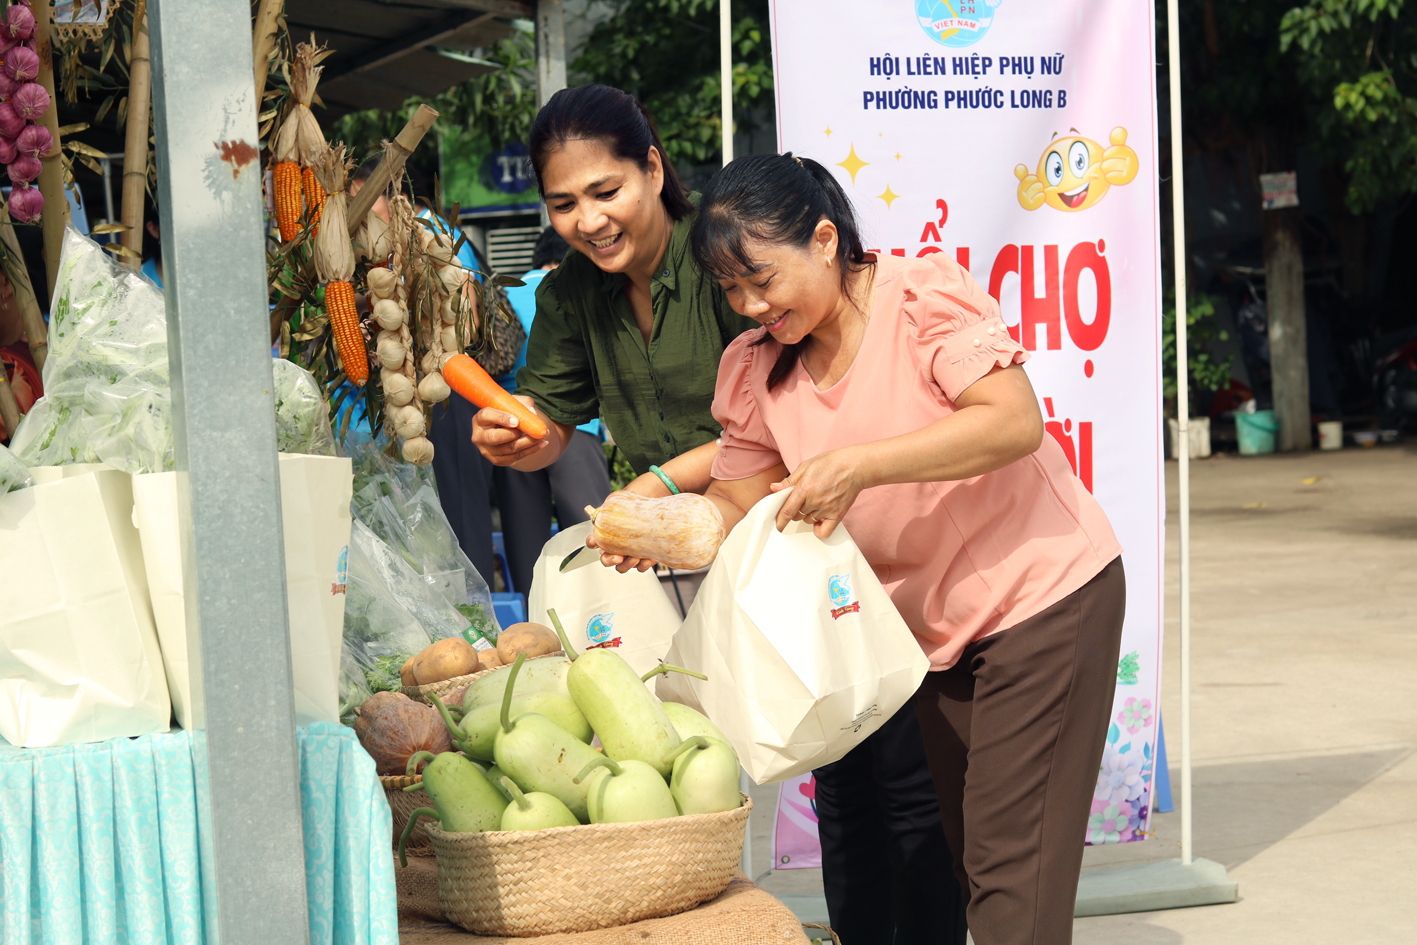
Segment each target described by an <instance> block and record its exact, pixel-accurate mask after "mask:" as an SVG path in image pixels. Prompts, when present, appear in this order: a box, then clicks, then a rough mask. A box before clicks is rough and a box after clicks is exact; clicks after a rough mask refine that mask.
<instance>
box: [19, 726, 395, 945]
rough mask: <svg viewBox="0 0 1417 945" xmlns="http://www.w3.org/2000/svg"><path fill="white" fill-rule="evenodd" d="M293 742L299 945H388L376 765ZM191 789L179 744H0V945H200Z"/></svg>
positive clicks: (338, 738) (317, 731) (341, 744)
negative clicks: (304, 923)
mask: <svg viewBox="0 0 1417 945" xmlns="http://www.w3.org/2000/svg"><path fill="white" fill-rule="evenodd" d="M298 733H299V747H300V794H301V802H302V808H303V822H304V832H305V884H306V895H307V899H308V902H309V916H310V942H311V945H327V943H328V945H334V943H339V945H397V943H398V912H397V899H396V894H395V889H394V875H393V868H392V863H391V862H390V858H389V836H390V833H391V831H392V829H393V826H392V822H391V819H390V818H391V815H390V812H389V806H388V803H387V802H386V801H385V799H384V793H383V789H382V788H381V787H380V785H379V780H378V776H377V774H376V773H375V770H374V762H373V760H372V759H371V758H370V757H369V756H368V754H366V753H365V751H364V749H363V748H361V747H360V745H359V742H358V740H357V739H356V738H355V736H354V732H353V730H351V729H349V728H346V727H345V726H343V725H331V724H327V723H315V724H312V725H309V726H302V727H301V728H300V729H299V730H298ZM272 775H273V776H274V775H275V773H274V772H273V773H272ZM194 783H195V767H194V763H193V754H192V734H191V733H190V732H185V731H180V730H174V731H172V732H168V733H166V734H162V735H144V736H142V737H139V738H115V739H110V740H108V741H104V742H95V743H90V744H78V745H67V746H64V747H62V748H15V747H13V746H11V745H9V744H8V743H6V742H5V741H3V740H0V942H4V943H5V945H31V943H34V945H39V943H44V945H82V943H105V945H106V943H109V942H128V943H130V945H149V943H152V945H186V943H192V945H199V943H201V942H203V941H204V939H205V933H204V921H205V917H204V910H203V898H202V881H203V877H202V872H201V863H202V856H201V852H200V850H199V847H198V842H197V805H196V794H195V790H194ZM270 866H271V869H275V870H279V869H282V868H283V867H282V864H279V863H272V864H271V865H270Z"/></svg>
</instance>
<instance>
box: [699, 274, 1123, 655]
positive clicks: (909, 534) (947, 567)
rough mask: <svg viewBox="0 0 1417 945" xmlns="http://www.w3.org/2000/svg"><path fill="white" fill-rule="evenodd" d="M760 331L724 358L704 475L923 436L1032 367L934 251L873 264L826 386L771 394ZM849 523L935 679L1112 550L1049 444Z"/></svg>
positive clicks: (908, 489) (868, 503)
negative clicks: (856, 346) (855, 320)
mask: <svg viewBox="0 0 1417 945" xmlns="http://www.w3.org/2000/svg"><path fill="white" fill-rule="evenodd" d="M764 332H765V329H759V330H757V331H751V332H747V333H745V334H743V335H740V336H739V337H738V339H737V340H736V341H734V342H733V343H732V344H730V345H729V347H728V349H727V350H726V351H724V353H723V360H722V362H721V363H720V365H719V371H718V386H717V390H716V392H715V396H714V402H713V415H714V417H715V418H716V419H717V420H718V421H719V423H721V424H722V425H723V437H722V441H721V442H722V449H721V451H720V452H719V454H718V458H717V459H716V460H715V461H714V464H713V477H714V478H715V479H720V480H733V479H745V478H747V477H749V476H753V475H756V474H757V473H760V472H762V471H763V470H765V469H769V468H771V467H772V466H773V465H775V464H776V463H777V462H778V461H779V460H780V461H781V462H783V463H784V464H785V465H786V466H787V468H788V469H795V468H796V467H797V466H798V465H799V464H800V463H802V462H803V461H804V460H807V459H810V458H811V457H813V456H816V455H818V454H820V453H824V452H826V451H828V450H833V449H839V448H841V447H846V446H855V445H858V444H861V443H867V442H871V441H874V440H880V439H885V438H887V437H893V436H899V435H901V434H904V433H910V432H912V431H914V430H919V429H921V428H922V427H925V426H928V425H929V424H931V423H933V422H935V421H936V420H939V419H940V418H942V417H946V416H948V415H949V414H951V413H953V412H954V411H955V410H956V409H957V408H956V407H955V400H956V399H957V398H958V397H959V396H960V394H961V393H962V392H963V391H964V390H965V389H966V388H967V387H969V385H971V384H973V383H974V382H975V381H977V380H979V379H980V378H981V377H983V376H984V375H985V374H987V373H989V371H990V370H992V369H993V368H994V366H995V365H998V366H1000V367H1003V366H1007V365H1010V364H1020V363H1022V362H1023V361H1025V360H1027V359H1028V353H1027V352H1026V351H1024V350H1023V348H1021V347H1020V346H1019V345H1018V343H1017V342H1015V341H1014V340H1013V338H1011V337H1010V336H1009V332H1008V329H1007V328H1006V327H1005V325H1004V322H1003V319H1002V318H1001V317H1000V315H999V306H998V303H996V302H995V301H994V299H993V298H991V297H990V296H989V295H988V293H986V292H985V291H984V290H983V289H981V288H980V287H979V285H978V284H977V283H976V282H975V281H974V279H973V278H971V277H970V275H969V273H968V272H966V271H965V270H964V269H961V268H960V266H959V265H958V264H957V263H956V262H955V261H954V260H953V259H952V258H950V257H949V256H948V255H946V254H944V253H935V254H932V255H929V256H926V257H924V258H921V259H904V258H900V257H895V256H881V257H878V259H877V261H876V275H875V301H874V304H873V306H872V309H871V320H870V322H869V323H868V325H867V327H866V335H865V337H864V338H863V339H862V342H861V349H860V351H859V352H858V353H857V355H856V360H855V361H854V362H853V363H852V365H851V367H850V368H848V369H847V372H846V374H845V375H844V376H843V377H842V378H841V380H839V381H838V382H837V383H836V384H834V385H832V386H831V387H830V388H828V389H827V390H818V389H817V387H816V385H815V384H814V383H813V382H812V379H811V377H810V376H809V375H808V374H807V372H806V370H805V369H804V368H803V367H802V366H801V365H800V364H799V365H798V366H797V369H796V371H795V372H794V373H793V374H792V375H790V376H789V377H788V379H787V380H786V381H785V382H784V383H782V384H781V385H779V386H778V388H777V389H776V390H773V391H769V390H768V385H767V378H768V372H769V371H770V370H771V368H772V365H773V362H774V360H775V359H776V357H777V350H778V349H777V345H775V344H773V343H771V342H769V343H768V344H764V345H757V346H755V345H754V344H753V342H755V341H757V340H758V339H759V338H761V337H762V336H763V334H764ZM845 525H846V528H847V530H848V531H849V532H850V533H851V537H852V538H853V539H855V541H856V543H857V545H858V546H860V548H861V551H862V553H863V554H864V555H865V557H866V560H867V561H869V562H871V566H872V568H873V569H874V570H875V572H876V576H877V577H878V578H880V580H881V583H882V584H884V585H885V587H886V590H887V591H888V592H889V593H890V595H891V599H892V600H893V601H894V602H895V604H896V607H897V608H898V609H899V610H900V612H901V615H902V616H903V617H904V618H905V621H906V623H907V624H909V625H910V629H911V630H912V631H914V633H915V635H916V637H917V638H918V639H919V641H920V645H921V647H922V648H923V649H924V650H925V654H926V655H927V656H928V657H929V658H930V663H931V667H932V668H933V669H936V670H940V669H948V668H949V667H950V666H952V665H954V663H955V661H956V660H957V659H959V655H960V652H961V651H962V650H963V649H964V647H965V646H966V645H967V644H969V643H970V642H972V641H974V640H977V639H979V638H980V637H984V636H987V635H988V634H991V633H996V632H998V631H1000V630H1005V629H1007V628H1009V627H1012V626H1014V625H1015V624H1017V623H1019V622H1021V621H1023V620H1026V619H1028V618H1029V617H1031V616H1033V615H1034V614H1037V613H1039V612H1040V611H1042V610H1044V609H1045V608H1047V607H1049V606H1051V605H1052V604H1055V603H1057V602H1058V601H1060V600H1062V599H1063V598H1064V597H1067V596H1068V595H1069V594H1071V593H1072V592H1073V591H1076V590H1077V589H1079V588H1080V587H1082V586H1083V585H1084V584H1086V583H1087V582H1088V581H1090V580H1091V579H1092V578H1093V577H1095V576H1096V575H1097V574H1098V573H1099V572H1100V571H1101V570H1102V569H1103V567H1105V566H1106V565H1107V564H1108V563H1109V562H1111V561H1112V559H1114V558H1116V557H1117V556H1118V555H1119V554H1121V551H1122V549H1121V546H1120V545H1119V544H1118V543H1117V539H1116V536H1115V535H1113V533H1112V526H1111V525H1110V524H1109V523H1108V521H1107V516H1106V515H1105V514H1104V513H1103V511H1102V507H1101V506H1100V505H1098V503H1097V500H1096V499H1094V498H1093V497H1092V495H1091V494H1090V493H1089V492H1088V491H1087V489H1086V488H1085V487H1084V486H1083V484H1082V482H1081V481H1080V480H1078V478H1077V477H1076V476H1074V475H1073V473H1072V470H1071V469H1070V468H1069V466H1068V461H1067V459H1066V458H1065V457H1064V455H1063V451H1062V449H1061V448H1060V447H1059V446H1058V443H1057V442H1056V441H1055V440H1054V439H1053V438H1052V437H1051V436H1045V437H1043V445H1042V446H1041V447H1039V449H1038V451H1037V452H1035V453H1033V454H1032V455H1030V456H1026V457H1024V458H1023V459H1020V460H1018V461H1017V462H1015V463H1012V464H1010V465H1008V466H1005V467H1003V468H1002V469H998V470H995V471H994V472H991V473H987V474H985V475H983V476H976V477H974V478H973V479H964V480H959V481H956V482H925V483H903V484H899V485H886V486H877V487H875V488H873V489H867V490H866V491H864V492H862V493H861V495H860V496H859V497H858V498H857V500H856V503H855V505H853V506H852V508H851V511H850V512H848V513H847V516H846V521H845Z"/></svg>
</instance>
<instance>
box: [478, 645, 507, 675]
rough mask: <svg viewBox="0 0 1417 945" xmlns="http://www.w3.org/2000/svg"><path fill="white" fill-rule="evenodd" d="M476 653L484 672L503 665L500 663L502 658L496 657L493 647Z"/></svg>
mask: <svg viewBox="0 0 1417 945" xmlns="http://www.w3.org/2000/svg"><path fill="white" fill-rule="evenodd" d="M478 653H479V655H478V657H477V658H478V659H479V660H481V666H482V671H484V672H485V671H487V670H489V669H496V668H497V667H498V666H503V665H505V664H504V663H503V662H502V657H500V656H498V655H497V650H496V648H495V647H494V648H493V649H489V650H479V651H478Z"/></svg>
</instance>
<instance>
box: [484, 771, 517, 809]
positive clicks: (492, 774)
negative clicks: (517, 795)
mask: <svg viewBox="0 0 1417 945" xmlns="http://www.w3.org/2000/svg"><path fill="white" fill-rule="evenodd" d="M505 777H506V774H504V773H503V772H502V769H501V768H499V767H497V766H496V765H492V766H490V767H489V768H488V769H487V780H488V781H490V782H491V783H492V786H493V787H494V788H496V789H497V790H499V791H501V792H502V796H503V797H505V798H506V799H507V800H509V801H510V800H511V799H512V795H511V793H510V792H509V791H508V790H507V789H506V788H505V787H503V786H502V779H503V778H505Z"/></svg>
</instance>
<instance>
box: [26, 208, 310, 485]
mask: <svg viewBox="0 0 1417 945" xmlns="http://www.w3.org/2000/svg"><path fill="white" fill-rule="evenodd" d="M272 370H273V372H274V381H275V383H274V389H275V392H276V439H277V443H278V445H279V448H280V450H281V451H282V452H288V453H320V454H323V455H327V456H329V455H334V438H333V437H332V436H331V434H330V422H329V409H328V407H327V406H326V404H325V401H324V397H323V396H322V394H321V391H320V387H319V384H318V383H316V381H315V378H314V377H313V376H311V375H310V373H309V372H308V371H306V370H305V369H304V368H301V367H299V366H298V365H295V364H291V363H290V362H289V361H276V362H275V364H274V366H273V368H272ZM44 388H45V391H44V397H42V398H40V399H39V400H38V401H37V402H36V403H35V405H34V407H33V408H32V409H31V410H30V412H29V413H28V414H26V415H25V418H24V420H23V421H21V423H20V426H19V429H18V430H16V431H15V436H14V439H13V440H12V441H11V448H12V449H13V450H14V451H15V454H16V455H17V456H18V457H19V459H20V460H21V461H22V462H24V463H25V465H27V466H65V465H70V464H73V463H108V464H109V465H110V466H116V467H118V468H119V469H122V470H124V471H126V472H130V473H147V472H164V471H166V470H169V469H172V468H173V460H174V453H173V442H172V391H171V381H170V377H169V374H168V363H167V309H166V307H165V304H164V302H163V296H162V291H161V290H160V289H158V288H157V287H156V286H154V285H153V284H152V283H151V282H149V281H147V280H146V279H144V278H142V277H141V276H140V275H138V274H137V273H136V272H134V271H133V270H131V269H128V268H127V267H126V266H121V265H119V264H118V262H117V261H116V260H114V259H113V258H112V257H111V256H110V255H109V254H108V253H106V252H104V251H103V249H102V248H101V247H100V246H99V245H98V244H97V243H95V242H94V241H93V240H91V239H89V238H88V237H86V236H84V235H82V234H80V233H79V232H78V231H76V230H74V229H73V228H69V229H66V230H65V231H64V248H63V253H62V255H61V256H60V259H59V275H58V279H57V281H56V283H55V292H54V305H53V307H52V311H51V314H50V323H49V360H48V361H47V362H46V363H45V365H44Z"/></svg>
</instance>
